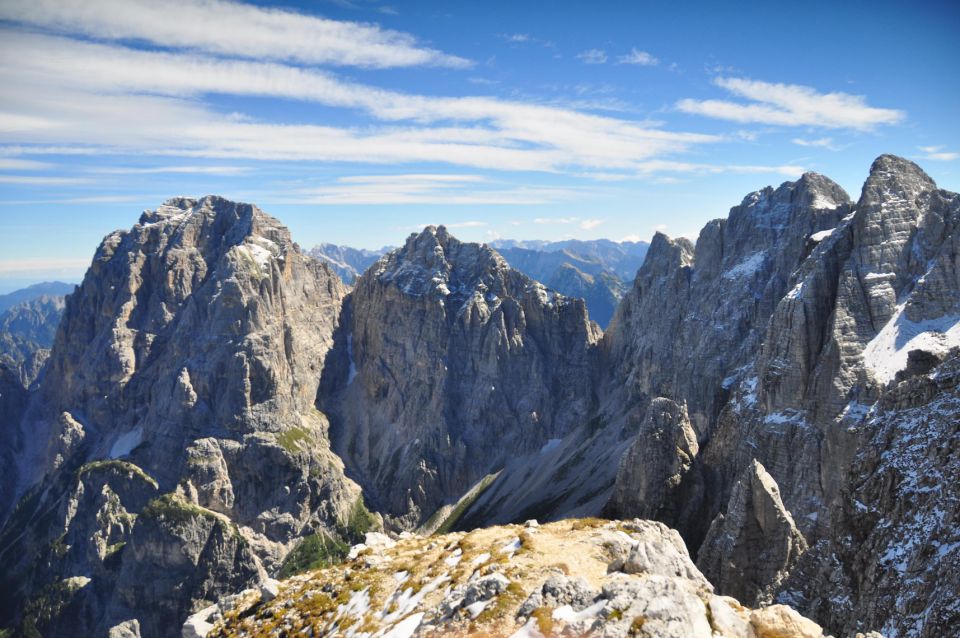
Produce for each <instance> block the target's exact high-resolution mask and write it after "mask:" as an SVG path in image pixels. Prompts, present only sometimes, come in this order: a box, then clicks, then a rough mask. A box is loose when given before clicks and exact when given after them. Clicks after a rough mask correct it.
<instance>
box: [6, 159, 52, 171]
mask: <svg viewBox="0 0 960 638" xmlns="http://www.w3.org/2000/svg"><path fill="white" fill-rule="evenodd" d="M51 166H52V164H50V163H48V162H38V161H36V160H26V159H17V158H15V157H3V156H0V170H5V171H32V170H39V169H43V168H50V167H51Z"/></svg>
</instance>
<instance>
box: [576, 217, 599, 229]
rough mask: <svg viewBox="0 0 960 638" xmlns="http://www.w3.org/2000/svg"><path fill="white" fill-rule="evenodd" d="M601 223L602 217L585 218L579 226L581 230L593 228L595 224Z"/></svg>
mask: <svg viewBox="0 0 960 638" xmlns="http://www.w3.org/2000/svg"><path fill="white" fill-rule="evenodd" d="M602 223H603V220H602V219H585V220H583V221H582V222H580V228H582V229H583V230H593V229H594V228H596V227H597V226H599V225H600V224H602Z"/></svg>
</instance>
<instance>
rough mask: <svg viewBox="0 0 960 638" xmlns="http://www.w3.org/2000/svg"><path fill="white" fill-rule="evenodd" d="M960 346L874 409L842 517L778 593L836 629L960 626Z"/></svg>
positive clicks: (940, 631)
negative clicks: (959, 601)
mask: <svg viewBox="0 0 960 638" xmlns="http://www.w3.org/2000/svg"><path fill="white" fill-rule="evenodd" d="M958 414H960V351H957V350H954V351H953V354H952V355H949V356H948V357H947V360H946V361H945V362H944V363H943V364H941V365H939V366H937V367H936V368H935V369H934V370H932V371H928V372H924V373H921V374H918V375H916V376H913V377H911V378H908V379H903V380H901V381H900V382H899V383H897V384H896V385H894V386H893V387H891V388H889V389H888V390H887V391H885V392H884V393H883V394H882V395H881V398H880V400H879V402H878V403H877V404H876V405H875V406H874V407H873V408H872V410H871V411H870V412H869V413H868V414H867V415H866V418H865V419H864V421H863V424H862V426H861V427H862V428H863V429H864V430H865V432H864V437H865V439H866V444H865V445H863V446H862V447H861V448H860V450H859V451H858V453H857V454H856V457H855V459H854V461H853V463H852V465H851V468H850V473H849V474H850V477H849V479H848V480H847V481H846V483H845V488H844V493H843V498H841V499H839V500H838V502H837V505H836V509H837V511H836V512H835V513H834V514H833V520H834V521H835V522H834V526H833V528H832V530H831V531H830V533H829V534H827V535H826V537H825V538H824V539H823V540H821V541H820V542H819V543H818V544H817V545H816V546H815V547H813V548H811V550H810V552H809V553H808V554H807V555H806V556H805V557H804V558H803V559H802V560H801V563H800V565H799V566H798V567H797V569H796V570H795V571H794V573H793V574H792V576H791V578H790V580H789V582H787V583H786V584H785V587H784V588H783V592H782V593H781V594H780V599H781V600H783V601H785V602H789V603H790V604H792V605H794V606H796V607H798V608H800V609H805V610H807V611H808V612H809V613H811V614H814V615H816V616H817V617H819V618H823V619H824V621H825V622H827V623H828V624H829V625H830V626H832V627H835V628H836V630H837V631H838V632H840V631H842V632H853V631H862V630H864V629H865V628H873V629H878V630H879V631H880V632H881V633H882V634H883V635H903V636H919V637H923V638H927V637H931V638H932V637H933V636H947V635H952V633H953V632H955V630H956V627H958V626H960V607H958V605H957V602H956V601H957V597H956V593H957V591H960V531H958V526H957V520H958V517H960V489H958V487H957V486H958V485H960V458H958V450H960V447H958V444H960V419H958V418H957V415H958Z"/></svg>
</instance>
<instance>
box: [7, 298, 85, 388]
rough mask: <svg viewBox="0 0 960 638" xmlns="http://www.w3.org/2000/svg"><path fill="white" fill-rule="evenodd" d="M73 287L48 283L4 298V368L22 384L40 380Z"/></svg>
mask: <svg viewBox="0 0 960 638" xmlns="http://www.w3.org/2000/svg"><path fill="white" fill-rule="evenodd" d="M74 288H76V286H74V285H73V284H66V283H63V282H61V281H44V282H41V283H38V284H33V285H32V286H27V287H26V288H22V289H20V290H14V291H13V292H11V293H8V294H6V295H2V296H0V365H3V366H6V367H7V368H9V370H10V372H11V373H12V374H13V375H15V376H16V377H18V378H19V380H20V384H21V385H23V386H24V387H29V386H30V384H31V383H33V382H34V380H36V378H37V376H38V375H39V374H40V370H41V369H42V368H43V364H44V363H45V362H46V360H47V357H48V356H49V354H50V347H51V346H53V338H54V336H55V335H56V332H57V326H58V325H59V324H60V317H61V316H62V315H63V308H64V302H65V299H66V295H68V294H70V293H71V292H73V290H74Z"/></svg>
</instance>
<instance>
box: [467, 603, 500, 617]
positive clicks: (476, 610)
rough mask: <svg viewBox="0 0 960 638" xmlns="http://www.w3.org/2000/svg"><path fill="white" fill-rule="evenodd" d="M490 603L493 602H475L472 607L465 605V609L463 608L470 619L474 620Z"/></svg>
mask: <svg viewBox="0 0 960 638" xmlns="http://www.w3.org/2000/svg"><path fill="white" fill-rule="evenodd" d="M491 602H493V601H492V600H478V601H477V602H475V603H473V604H472V605H467V606H466V607H464V609H466V610H467V613H469V614H470V618H476V617H477V616H479V615H480V614H481V613H482V612H483V610H484V609H486V608H487V605H489V604H490V603H491Z"/></svg>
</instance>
